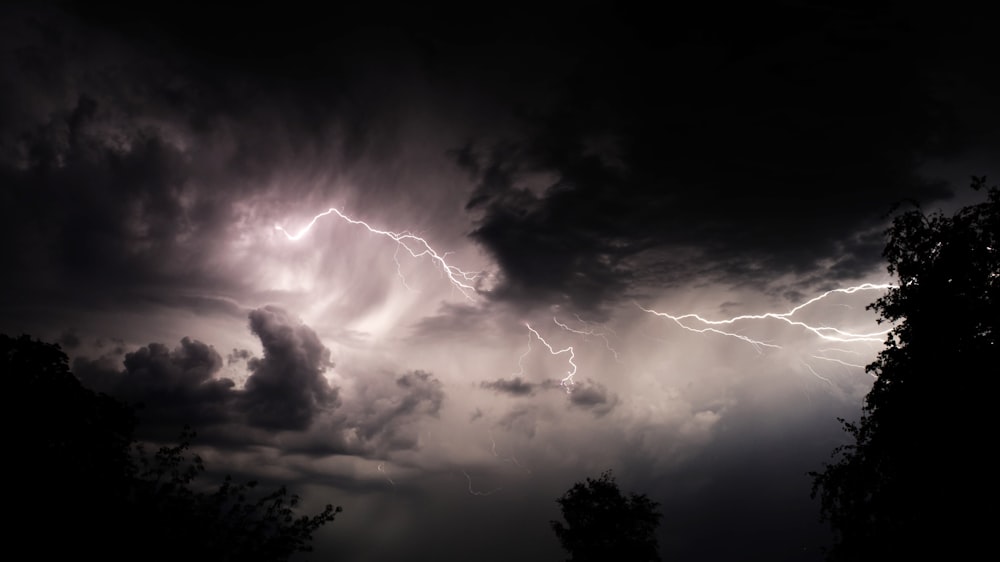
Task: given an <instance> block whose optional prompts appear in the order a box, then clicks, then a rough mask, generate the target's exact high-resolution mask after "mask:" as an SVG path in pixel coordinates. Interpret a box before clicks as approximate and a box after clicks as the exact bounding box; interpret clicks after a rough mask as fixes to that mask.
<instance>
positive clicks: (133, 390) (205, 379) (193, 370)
mask: <svg viewBox="0 0 1000 562" xmlns="http://www.w3.org/2000/svg"><path fill="white" fill-rule="evenodd" d="M118 365H120V364H118ZM118 365H116V362H115V361H113V360H111V359H110V357H108V356H105V357H103V358H100V359H97V360H88V359H85V358H78V359H77V360H76V361H74V363H73V370H74V372H75V373H76V375H77V377H79V378H80V380H81V381H82V382H83V383H84V384H85V385H87V386H90V387H92V388H94V389H96V390H99V391H102V392H106V393H108V394H111V395H113V396H117V397H119V398H121V399H123V400H126V401H128V402H130V403H133V404H139V405H141V407H140V410H139V418H140V420H142V422H143V424H144V425H145V426H146V427H144V428H143V429H153V430H160V429H162V430H164V431H167V432H169V433H172V434H176V432H177V431H179V430H180V428H181V427H182V426H183V425H184V424H190V425H192V426H195V427H205V426H210V425H213V424H217V423H222V422H225V421H228V420H229V419H230V418H231V411H230V407H231V405H232V402H233V399H234V398H235V393H234V386H235V385H234V383H233V381H232V380H230V379H228V378H216V377H215V375H216V374H217V373H218V372H219V369H220V368H221V367H222V357H221V356H220V355H219V353H218V352H217V351H216V350H215V349H214V348H213V347H211V346H209V345H207V344H205V343H202V342H200V341H197V340H192V339H190V338H184V339H182V340H181V342H180V345H179V346H178V347H176V348H174V349H170V348H168V347H167V346H166V345H163V344H160V343H150V344H149V345H146V346H143V347H140V348H139V349H137V350H135V351H133V352H130V353H126V354H125V360H124V369H123V370H118V369H119V366H118Z"/></svg>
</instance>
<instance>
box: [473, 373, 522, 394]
mask: <svg viewBox="0 0 1000 562" xmlns="http://www.w3.org/2000/svg"><path fill="white" fill-rule="evenodd" d="M479 386H481V387H482V388H488V389H490V390H493V391H495V392H499V393H502V394H509V395H511V396H529V395H531V394H532V393H534V391H535V385H534V384H532V383H530V382H528V381H526V380H524V379H522V378H521V377H514V378H512V379H504V378H499V379H497V380H495V381H484V382H481V383H479Z"/></svg>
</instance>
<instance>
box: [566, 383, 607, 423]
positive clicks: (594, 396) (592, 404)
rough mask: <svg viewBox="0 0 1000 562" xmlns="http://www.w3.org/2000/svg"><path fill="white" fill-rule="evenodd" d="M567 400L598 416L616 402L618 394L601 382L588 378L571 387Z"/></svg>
mask: <svg viewBox="0 0 1000 562" xmlns="http://www.w3.org/2000/svg"><path fill="white" fill-rule="evenodd" d="M569 402H570V404H572V405H573V406H574V407H576V408H581V409H584V410H588V411H590V412H592V413H593V414H594V415H595V416H598V417H600V416H603V415H604V414H607V413H608V412H610V411H611V410H612V409H613V408H614V407H615V405H617V404H618V396H617V395H615V394H614V393H612V392H609V391H608V389H607V387H605V386H604V385H603V384H601V383H598V382H594V381H592V380H590V379H588V380H587V381H585V382H582V383H577V384H576V385H575V386H574V387H573V390H572V392H570V394H569Z"/></svg>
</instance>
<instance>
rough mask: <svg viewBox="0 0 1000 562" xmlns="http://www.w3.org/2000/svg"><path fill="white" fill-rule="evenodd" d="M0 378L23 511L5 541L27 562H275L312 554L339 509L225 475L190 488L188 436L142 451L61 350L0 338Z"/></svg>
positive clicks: (194, 469) (126, 412)
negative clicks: (315, 509) (19, 548)
mask: <svg viewBox="0 0 1000 562" xmlns="http://www.w3.org/2000/svg"><path fill="white" fill-rule="evenodd" d="M0 375H2V380H3V381H4V382H5V383H6V384H7V385H8V395H7V397H8V400H7V404H6V405H7V408H6V412H7V416H8V424H7V425H8V427H9V428H12V429H13V431H10V432H8V434H9V440H8V444H9V446H10V449H9V454H8V457H9V458H12V459H14V461H13V462H10V463H8V464H9V465H10V466H9V467H8V468H9V472H8V476H9V478H10V479H11V480H10V482H11V484H10V491H11V494H10V496H9V497H10V499H13V501H14V505H16V506H18V509H21V510H22V512H21V513H20V514H18V515H17V516H15V517H13V522H12V525H13V528H12V531H13V532H11V533H10V536H11V537H16V538H17V539H18V540H19V541H21V543H22V544H24V545H25V546H26V547H28V548H29V549H30V550H29V552H31V553H32V558H39V559H69V558H70V557H74V558H75V557H80V556H85V555H94V556H97V557H99V558H101V559H104V560H126V559H127V560H136V559H138V560H154V561H159V560H163V561H166V560H171V561H176V560H178V559H184V558H188V559H191V558H194V559H198V560H201V559H206V560H208V559H211V560H240V561H245V560H249V561H261V562H263V561H282V560H288V558H289V557H290V556H291V555H292V554H294V553H295V552H304V551H309V550H310V549H311V548H310V542H311V539H312V534H313V533H314V532H315V531H316V530H318V529H319V528H320V527H322V526H323V525H325V524H326V523H328V522H330V521H333V520H334V517H335V516H336V514H337V513H339V512H340V511H341V508H340V507H336V508H335V507H333V506H332V505H327V506H326V508H325V509H324V510H323V511H322V512H320V513H319V514H317V515H313V516H306V515H302V516H296V514H295V512H294V510H295V508H296V507H297V505H298V501H299V498H298V496H296V495H294V494H289V492H288V491H287V490H286V489H285V488H284V487H281V488H279V489H278V490H276V491H274V492H271V493H267V494H263V495H260V497H258V498H257V499H256V500H254V499H251V496H252V495H255V494H253V492H254V490H255V487H256V483H255V482H248V483H245V484H234V483H233V482H232V480H231V479H229V478H228V477H227V478H226V480H225V482H224V483H223V484H222V485H221V486H219V487H218V488H217V489H216V490H215V491H214V492H206V491H201V490H199V489H195V487H194V485H193V480H194V479H195V478H196V477H197V476H198V475H199V474H200V473H202V472H203V471H204V465H203V463H202V461H201V459H200V458H199V457H198V456H197V455H192V456H188V454H187V451H188V449H189V447H190V440H191V439H193V438H194V436H195V434H194V432H193V431H191V430H190V429H189V428H185V430H184V431H183V432H182V434H181V438H180V442H179V444H177V445H175V446H166V447H161V448H160V449H159V450H158V451H157V452H156V453H155V454H153V455H152V456H150V455H148V454H146V452H145V449H144V448H143V445H142V444H141V443H139V442H137V441H136V439H135V437H134V430H135V416H134V414H133V412H132V410H131V409H130V408H129V407H128V406H126V405H125V404H123V403H121V402H119V401H117V400H115V399H114V398H111V397H109V396H107V395H103V394H96V393H94V392H92V391H90V390H88V389H86V388H84V387H83V386H82V385H81V384H80V383H79V381H78V380H77V379H76V377H74V376H73V374H72V373H71V372H70V370H69V367H68V358H67V357H66V355H65V354H64V353H63V352H62V350H61V349H60V348H59V346H58V345H54V344H48V343H43V342H39V341H35V340H32V339H31V338H30V337H28V336H21V337H19V338H11V337H8V336H6V335H2V334H0ZM85 557H86V556H85Z"/></svg>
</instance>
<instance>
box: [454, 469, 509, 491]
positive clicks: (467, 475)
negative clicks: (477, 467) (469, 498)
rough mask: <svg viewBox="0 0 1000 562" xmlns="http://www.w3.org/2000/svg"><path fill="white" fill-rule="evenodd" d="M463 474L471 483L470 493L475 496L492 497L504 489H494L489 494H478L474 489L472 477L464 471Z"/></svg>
mask: <svg viewBox="0 0 1000 562" xmlns="http://www.w3.org/2000/svg"><path fill="white" fill-rule="evenodd" d="M462 474H464V475H465V479H466V480H468V481H469V493H470V494H472V495H473V496H492V495H493V494H495V493H497V492H499V491H500V490H501V489H502V488H494V489H492V490H490V491H488V492H477V491H476V490H474V489H472V477H471V476H469V473H468V472H466V471H464V470H463V471H462Z"/></svg>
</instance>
